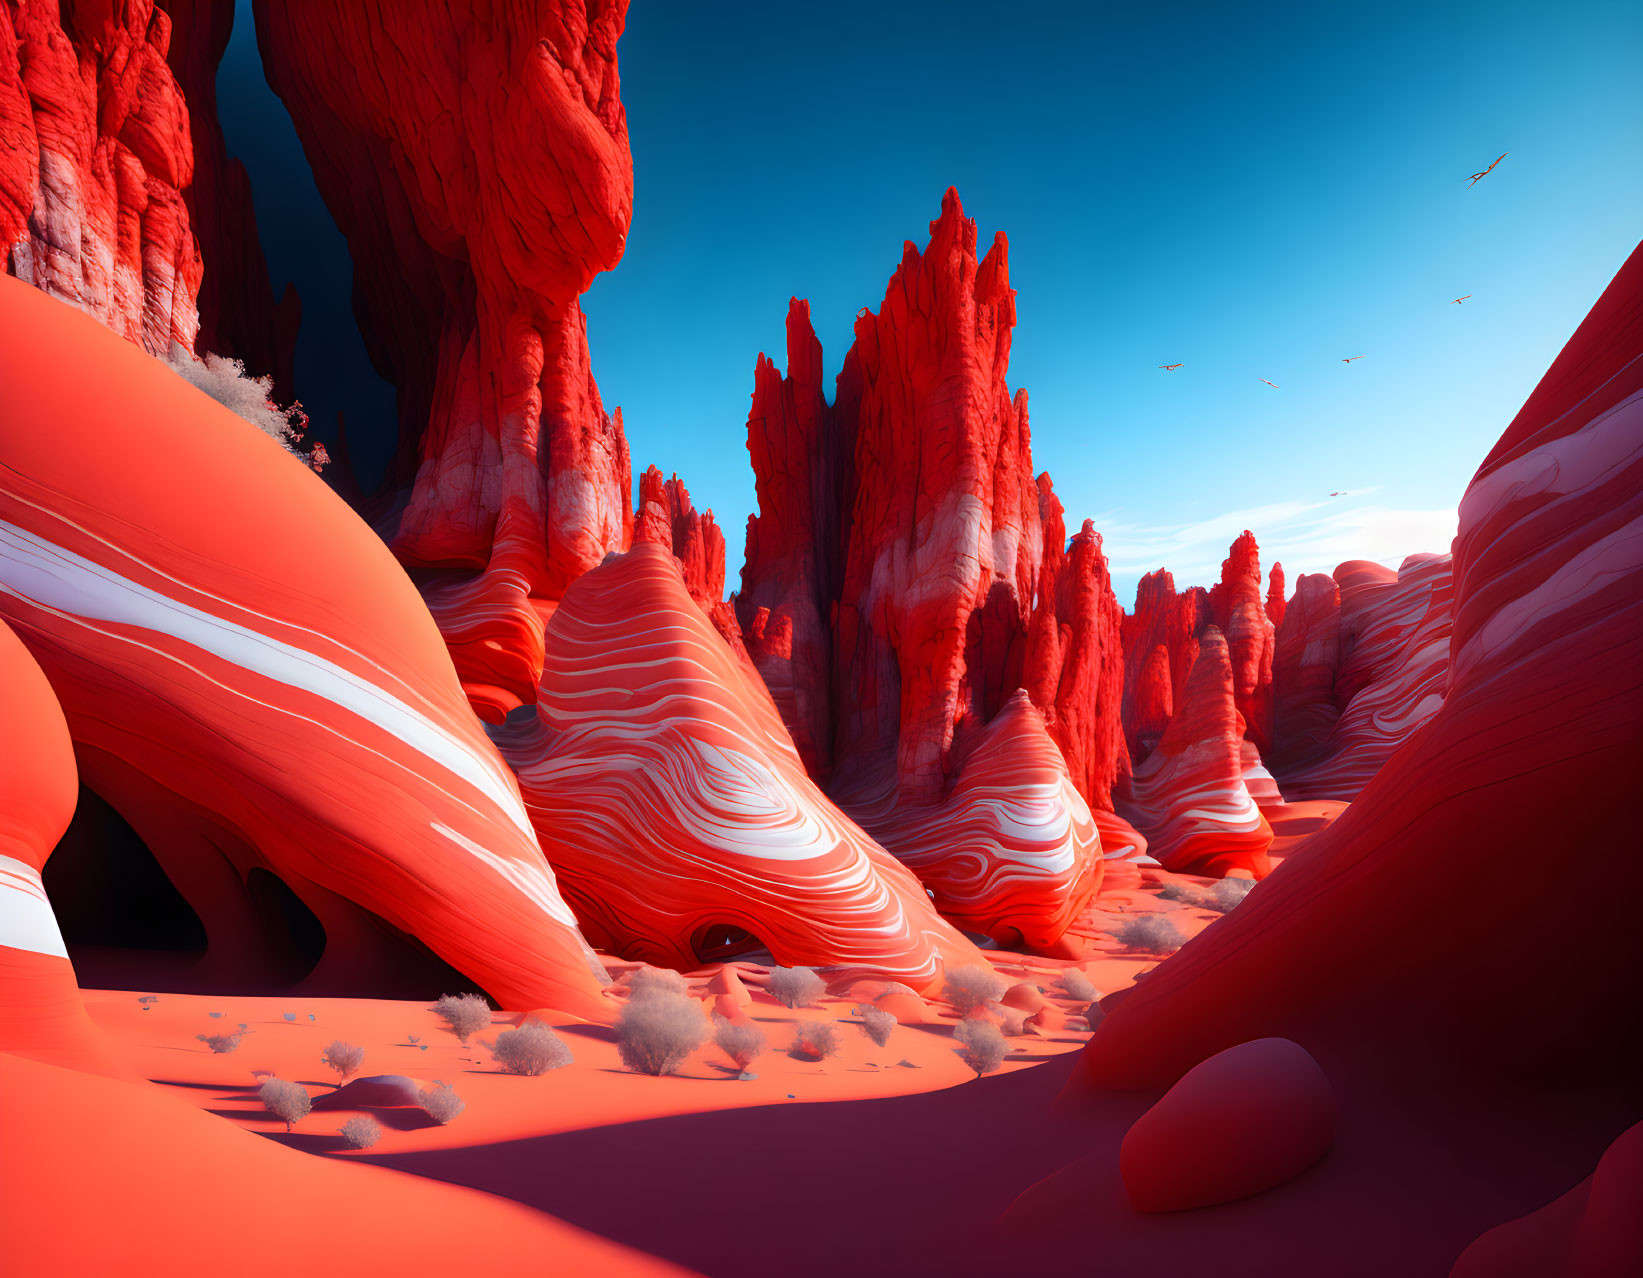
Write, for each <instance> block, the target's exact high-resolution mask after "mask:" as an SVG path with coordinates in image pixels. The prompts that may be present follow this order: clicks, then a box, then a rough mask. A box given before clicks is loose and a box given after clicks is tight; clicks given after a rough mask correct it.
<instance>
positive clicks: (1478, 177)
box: [1466, 151, 1512, 188]
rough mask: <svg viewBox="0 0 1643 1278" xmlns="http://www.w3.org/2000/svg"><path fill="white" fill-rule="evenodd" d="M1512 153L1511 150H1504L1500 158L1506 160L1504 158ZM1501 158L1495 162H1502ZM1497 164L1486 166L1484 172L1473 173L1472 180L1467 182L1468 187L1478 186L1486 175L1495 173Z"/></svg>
mask: <svg viewBox="0 0 1643 1278" xmlns="http://www.w3.org/2000/svg"><path fill="white" fill-rule="evenodd" d="M1510 154H1512V153H1511V152H1510V151H1502V152H1501V153H1500V160H1504V159H1505V158H1506V157H1507V156H1508V155H1510ZM1500 160H1496V161H1495V164H1499V163H1500ZM1495 164H1491V165H1490V166H1489V167H1488V168H1486V169H1485V170H1484V171H1483V172H1482V173H1474V174H1472V180H1471V181H1470V182H1468V183H1467V184H1466V185H1467V187H1468V188H1470V187H1474V186H1476V185H1477V184H1478V183H1479V182H1481V181H1482V180H1483V179H1484V178H1486V177H1488V176H1489V175H1490V174H1491V173H1493V172H1494V171H1495Z"/></svg>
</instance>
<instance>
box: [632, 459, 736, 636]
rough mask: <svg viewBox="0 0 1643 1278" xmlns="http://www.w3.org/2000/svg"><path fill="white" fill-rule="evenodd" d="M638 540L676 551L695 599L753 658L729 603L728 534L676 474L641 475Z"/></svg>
mask: <svg viewBox="0 0 1643 1278" xmlns="http://www.w3.org/2000/svg"><path fill="white" fill-rule="evenodd" d="M633 541H634V544H635V545H637V544H638V543H640V542H644V541H649V542H654V543H655V544H656V545H658V546H662V547H665V548H666V549H667V550H669V551H671V552H672V554H673V557H674V559H675V560H677V561H678V564H679V571H680V572H681V573H682V574H683V576H684V582H685V589H686V590H688V591H689V592H690V597H691V598H692V599H694V600H695V601H696V604H697V606H698V607H699V608H701V610H702V611H703V612H705V613H706V614H707V618H708V620H709V621H711V622H712V623H713V628H714V629H715V630H717V631H718V632H719V633H720V634H721V635H723V636H724V638H725V642H726V643H728V644H729V645H730V646H731V647H732V648H734V649H735V650H736V653H737V655H738V656H740V657H741V658H742V659H743V660H744V661H745V660H748V657H747V650H746V648H745V647H743V645H742V630H741V626H740V625H739V624H738V623H737V621H736V609H735V607H734V606H733V605H732V604H729V603H727V602H725V535H724V534H723V533H722V532H720V531H719V525H718V524H717V523H716V522H714V519H713V512H712V511H711V510H707V511H698V510H697V509H696V507H695V506H694V505H692V504H691V500H690V490H689V489H688V488H686V487H685V486H684V483H683V481H682V480H680V478H679V477H678V476H677V475H674V476H673V477H672V478H671V479H663V478H662V472H661V471H659V470H657V469H656V467H654V466H650V467H647V468H646V470H645V473H644V474H643V475H641V476H640V477H639V509H638V510H636V511H634V512H633Z"/></svg>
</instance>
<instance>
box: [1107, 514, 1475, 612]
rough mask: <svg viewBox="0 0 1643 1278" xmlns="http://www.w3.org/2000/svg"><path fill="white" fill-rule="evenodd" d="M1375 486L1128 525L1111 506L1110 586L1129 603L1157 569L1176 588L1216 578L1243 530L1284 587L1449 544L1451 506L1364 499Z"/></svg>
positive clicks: (1453, 523)
mask: <svg viewBox="0 0 1643 1278" xmlns="http://www.w3.org/2000/svg"><path fill="white" fill-rule="evenodd" d="M1373 491H1374V490H1373V489H1369V490H1359V491H1356V492H1351V493H1342V494H1341V496H1340V497H1336V498H1330V499H1327V500H1324V501H1312V502H1301V501H1286V502H1274V503H1271V504H1268V505H1265V506H1252V507H1247V508H1245V509H1242V510H1231V511H1227V512H1226V513H1225V514H1220V515H1214V516H1211V517H1210V518H1208V519H1201V520H1197V521H1195V522H1193V523H1188V524H1173V525H1158V524H1137V523H1129V522H1126V521H1125V519H1124V518H1123V516H1124V512H1123V511H1122V510H1115V511H1112V512H1110V513H1108V514H1106V515H1103V516H1098V517H1097V518H1096V520H1095V526H1096V528H1097V529H1099V530H1100V532H1101V534H1102V536H1103V538H1104V541H1105V549H1106V552H1107V558H1108V561H1109V563H1110V564H1111V566H1112V575H1113V588H1114V590H1115V591H1116V592H1117V594H1118V598H1119V602H1121V603H1123V604H1124V605H1125V606H1126V607H1128V606H1130V605H1131V604H1132V603H1133V601H1134V599H1135V584H1136V582H1137V581H1139V580H1140V578H1141V577H1142V576H1143V575H1144V574H1146V573H1149V572H1151V571H1152V570H1153V569H1155V568H1168V569H1169V570H1170V572H1171V573H1173V574H1174V576H1175V584H1176V587H1177V588H1178V589H1182V588H1185V587H1187V586H1207V585H1210V584H1211V583H1213V582H1215V581H1216V580H1218V579H1219V578H1220V575H1221V561H1222V560H1223V559H1225V558H1226V554H1227V548H1228V547H1229V546H1230V545H1231V544H1232V542H1233V541H1234V540H1235V539H1236V538H1237V537H1238V535H1239V534H1240V533H1242V532H1243V531H1244V529H1246V528H1247V529H1249V530H1250V531H1251V532H1253V533H1254V534H1255V539H1256V540H1257V541H1258V542H1259V543H1260V546H1261V569H1262V572H1263V573H1265V572H1267V571H1268V570H1269V569H1270V568H1271V566H1272V564H1273V563H1274V562H1275V561H1276V562H1282V564H1283V566H1284V578H1285V581H1286V582H1287V585H1288V591H1289V593H1293V592H1294V588H1295V579H1296V578H1297V577H1299V576H1300V575H1301V574H1302V573H1309V572H1321V573H1331V572H1333V571H1334V570H1335V568H1336V566H1337V565H1339V564H1341V563H1344V562H1345V561H1346V560H1348V559H1368V560H1372V561H1374V562H1375V563H1381V564H1385V565H1387V566H1388V567H1391V568H1396V567H1397V566H1398V565H1399V564H1400V563H1402V562H1403V560H1404V558H1405V557H1406V556H1409V555H1413V554H1419V553H1421V552H1423V551H1430V552H1435V553H1443V552H1446V551H1447V550H1448V549H1449V543H1450V541H1451V540H1453V538H1454V536H1455V528H1456V522H1457V521H1456V512H1455V511H1454V510H1452V509H1450V510H1408V509H1399V508H1396V507H1390V506H1382V505H1376V504H1371V503H1364V502H1362V501H1361V498H1362V497H1364V496H1367V495H1368V493H1369V492H1373ZM1353 499H1360V500H1357V501H1354V500H1353Z"/></svg>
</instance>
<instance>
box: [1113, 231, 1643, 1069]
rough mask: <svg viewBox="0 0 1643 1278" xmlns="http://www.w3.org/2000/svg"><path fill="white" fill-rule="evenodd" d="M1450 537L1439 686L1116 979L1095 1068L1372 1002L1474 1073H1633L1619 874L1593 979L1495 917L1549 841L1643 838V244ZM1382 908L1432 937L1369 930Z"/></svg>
mask: <svg viewBox="0 0 1643 1278" xmlns="http://www.w3.org/2000/svg"><path fill="white" fill-rule="evenodd" d="M1453 556H1454V557H1453V562H1452V564H1451V565H1450V566H1449V572H1450V578H1451V582H1452V589H1453V624H1452V628H1451V630H1450V636H1449V662H1448V680H1447V691H1446V693H1445V695H1444V698H1443V701H1442V704H1441V705H1440V706H1438V707H1437V709H1436V710H1435V712H1434V713H1433V714H1432V716H1431V717H1430V718H1429V719H1428V720H1427V721H1426V723H1425V724H1424V726H1422V727H1421V728H1420V729H1419V730H1418V731H1416V732H1415V733H1414V734H1413V735H1412V736H1410V737H1409V739H1408V740H1407V741H1406V742H1405V743H1404V745H1403V747H1402V748H1401V749H1399V750H1397V751H1396V752H1395V753H1394V754H1392V756H1391V757H1390V758H1389V759H1387V761H1386V763H1385V764H1384V765H1383V766H1382V768H1381V770H1380V771H1379V772H1378V773H1376V774H1375V776H1374V777H1373V778H1372V779H1371V780H1370V781H1369V782H1368V784H1366V785H1365V786H1364V787H1363V789H1362V791H1361V792H1360V793H1359V795H1358V799H1357V801H1356V802H1354V803H1353V804H1352V806H1351V807H1349V808H1348V809H1347V810H1346V811H1345V812H1344V813H1342V815H1341V816H1340V817H1339V818H1338V819H1337V820H1335V821H1334V822H1333V823H1332V824H1331V825H1330V826H1329V827H1328V828H1327V829H1325V830H1323V831H1321V832H1320V833H1318V834H1317V835H1315V836H1313V838H1312V839H1311V840H1309V842H1308V845H1307V853H1306V855H1305V856H1304V857H1298V858H1294V859H1293V861H1292V862H1291V863H1289V864H1286V865H1285V867H1284V868H1283V870H1282V872H1280V873H1278V874H1275V875H1273V876H1272V877H1271V879H1269V880H1268V881H1267V882H1266V883H1264V884H1262V886H1261V887H1260V888H1259V889H1258V890H1257V891H1255V892H1254V893H1252V894H1251V895H1250V897H1249V899H1248V900H1247V901H1245V902H1244V904H1243V905H1241V906H1239V908H1238V909H1237V910H1236V911H1234V912H1233V914H1231V915H1230V916H1228V917H1227V918H1226V919H1224V920H1222V921H1221V922H1219V923H1217V924H1216V925H1215V926H1214V927H1213V928H1211V929H1209V930H1208V931H1207V932H1205V933H1204V934H1203V935H1202V936H1200V937H1198V938H1196V939H1194V940H1193V941H1192V942H1191V943H1189V944H1188V945H1187V946H1186V948H1185V949H1183V950H1182V951H1181V953H1179V954H1178V955H1176V956H1174V957H1173V958H1172V959H1171V960H1170V961H1169V962H1167V963H1165V964H1164V965H1162V966H1161V967H1160V968H1159V969H1158V970H1157V971H1156V972H1155V973H1154V974H1153V975H1151V976H1149V977H1148V979H1147V980H1146V981H1145V982H1143V983H1142V984H1141V985H1140V986H1139V987H1138V988H1137V989H1136V990H1134V991H1133V992H1132V993H1130V994H1128V995H1127V996H1126V997H1125V998H1123V999H1122V1000H1110V1001H1109V1002H1110V1006H1109V1013H1110V1014H1109V1015H1108V1016H1107V1018H1106V1020H1105V1022H1104V1024H1103V1025H1102V1027H1101V1032H1100V1033H1099V1034H1097V1035H1096V1036H1095V1037H1094V1038H1093V1039H1092V1040H1091V1042H1090V1045H1089V1047H1088V1048H1086V1050H1085V1055H1084V1063H1085V1065H1086V1067H1087V1077H1088V1078H1089V1079H1091V1080H1092V1081H1094V1082H1096V1083H1098V1084H1100V1085H1102V1086H1113V1087H1122V1088H1140V1087H1154V1086H1159V1085H1164V1084H1168V1083H1169V1082H1171V1081H1173V1080H1174V1079H1175V1078H1178V1077H1179V1076H1180V1075H1181V1074H1182V1073H1184V1072H1185V1071H1186V1070H1188V1069H1190V1068H1191V1067H1192V1066H1193V1065H1195V1064H1196V1063H1197V1062H1199V1061H1201V1060H1203V1059H1205V1058H1206V1057H1208V1056H1210V1055H1212V1054H1214V1053H1215V1052H1217V1051H1220V1050H1222V1049H1224V1048H1226V1047H1230V1046H1232V1045H1234V1044H1237V1043H1241V1042H1245V1041H1247V1040H1249V1039H1251V1038H1255V1037H1260V1036H1263V1035H1273V1034H1278V1035H1283V1036H1285V1037H1289V1038H1293V1039H1294V1040H1295V1041H1297V1042H1299V1043H1301V1044H1302V1046H1305V1047H1307V1048H1308V1049H1309V1050H1313V1051H1317V1050H1318V1048H1319V1046H1320V1045H1324V1044H1328V1043H1332V1042H1333V1043H1351V1044H1356V1045H1359V1046H1360V1047H1361V1044H1362V1043H1363V1042H1364V1041H1365V1040H1364V1033H1363V1026H1365V1025H1373V1026H1374V1027H1375V1035H1374V1037H1375V1041H1376V1042H1377V1043H1378V1044H1379V1045H1380V1050H1383V1051H1387V1052H1393V1051H1396V1052H1400V1053H1404V1054H1406V1055H1407V1056H1408V1058H1409V1059H1410V1060H1411V1061H1414V1062H1420V1063H1429V1062H1431V1061H1434V1060H1444V1061H1453V1062H1455V1064H1456V1066H1457V1067H1459V1068H1460V1069H1461V1070H1462V1071H1463V1073H1462V1074H1461V1077H1465V1078H1468V1079H1470V1078H1471V1077H1473V1076H1476V1077H1487V1076H1489V1075H1491V1074H1496V1073H1499V1072H1501V1071H1503V1070H1506V1071H1510V1072H1511V1074H1512V1075H1513V1076H1514V1077H1515V1078H1516V1079H1518V1080H1520V1081H1521V1080H1522V1079H1523V1078H1524V1077H1525V1076H1531V1077H1536V1078H1539V1079H1542V1080H1544V1083H1543V1084H1537V1085H1546V1086H1557V1085H1568V1083H1569V1080H1570V1079H1571V1077H1574V1078H1578V1083H1579V1085H1580V1086H1581V1087H1582V1088H1583V1089H1590V1088H1591V1087H1593V1086H1595V1085H1596V1084H1597V1081H1598V1080H1602V1079H1613V1080H1616V1081H1619V1080H1626V1081H1627V1082H1628V1083H1629V1082H1630V1081H1631V1080H1632V1079H1634V1078H1635V1073H1636V1059H1637V1057H1636V1050H1637V1044H1638V1042H1639V1040H1640V1039H1643V1024H1640V1021H1639V1012H1638V1007H1637V1001H1636V998H1635V993H1636V989H1635V984H1636V973H1637V971H1638V968H1639V964H1640V962H1643V954H1640V953H1639V945H1638V932H1637V929H1636V928H1635V927H1634V926H1632V925H1631V924H1632V918H1631V916H1632V914H1633V912H1634V907H1633V905H1632V902H1631V900H1630V898H1629V896H1628V894H1626V893H1623V892H1597V893H1590V894H1587V896H1585V897H1584V898H1583V902H1582V906H1581V911H1580V928H1581V936H1582V938H1583V941H1582V948H1581V966H1580V972H1579V977H1578V979H1570V975H1569V972H1568V971H1567V969H1566V967H1565V966H1564V965H1562V964H1544V965H1532V964H1531V965H1521V964H1512V963H1511V960H1512V954H1513V947H1514V946H1515V945H1516V944H1517V941H1516V938H1515V937H1513V936H1512V935H1511V933H1510V930H1509V929H1508V930H1503V929H1502V928H1501V926H1500V923H1499V920H1501V919H1503V918H1507V919H1510V918H1521V917H1526V916H1528V915H1529V914H1531V913H1532V912H1533V911H1534V910H1535V909H1536V908H1539V906H1540V905H1541V903H1542V902H1543V899H1544V890H1545V889H1544V874H1545V866H1546V864H1547V861H1546V858H1547V857H1548V856H1549V855H1553V856H1555V855H1558V854H1560V853H1561V854H1563V855H1565V856H1567V855H1573V856H1576V857H1579V856H1582V855H1588V854H1598V853H1605V852H1607V851H1609V850H1612V849H1616V848H1622V847H1626V846H1629V845H1630V844H1631V843H1632V842H1635V838H1636V811H1635V803H1634V801H1633V799H1632V795H1633V794H1634V793H1635V790H1636V780H1637V761H1638V759H1639V758H1640V757H1643V687H1640V686H1639V674H1638V672H1639V671H1640V670H1643V249H1639V250H1638V251H1635V252H1634V253H1633V254H1632V256H1631V257H1630V259H1629V260H1628V261H1627V262H1626V264H1625V265H1624V266H1623V267H1622V268H1621V270H1620V272H1619V274H1618V275H1617V276H1616V277H1615V279H1614V281H1613V282H1612V283H1611V284H1610V285H1609V287H1608V289H1607V290H1605V292H1604V293H1603V296H1602V297H1601V298H1599V299H1598V302H1597V304H1596V305H1595V306H1594V307H1593V309H1592V312H1591V314H1590V315H1588V316H1587V317H1586V320H1585V321H1584V322H1583V323H1582V324H1581V326H1580V328H1579V329H1578V330H1577V331H1576V333H1575V334H1574V336H1573V337H1572V338H1571V339H1570V340H1569V343H1568V345H1567V346H1565V347H1564V349H1563V352H1562V353H1561V354H1560V355H1559V356H1558V358H1557V360H1556V361H1555V362H1554V363H1553V365H1552V367H1551V368H1550V369H1549V370H1548V372H1547V373H1546V375H1545V376H1544V377H1543V378H1542V379H1541V382H1540V384H1539V386H1537V387H1536V389H1535V391H1534V392H1533V394H1531V395H1530V397H1529V399H1528V401H1527V402H1526V403H1525V404H1524V406H1523V408H1522V409H1521V410H1520V411H1519V413H1518V415H1517V416H1516V417H1515V418H1514V419H1513V421H1512V423H1511V424H1510V425H1509V426H1508V427H1507V428H1506V431H1505V433H1504V434H1503V435H1502V436H1501V438H1500V440H1499V442H1498V443H1496V445H1495V447H1494V448H1493V449H1492V450H1491V451H1490V453H1489V455H1488V457H1487V458H1485V459H1484V462H1483V464H1482V465H1481V466H1480V467H1479V469H1478V472H1477V474H1476V475H1475V476H1474V478H1473V480H1472V482H1471V484H1470V486H1469V487H1468V488H1467V490H1466V494H1465V496H1464V497H1463V498H1462V500H1461V505H1460V529H1459V534H1458V536H1457V537H1456V539H1455V543H1454V551H1453ZM1426 566H1427V567H1428V568H1429V569H1430V570H1431V571H1434V572H1435V571H1436V568H1435V566H1434V565H1433V564H1432V562H1431V561H1427V562H1426ZM1416 567H1417V569H1418V568H1419V567H1421V565H1417V566H1416ZM1400 584H1401V582H1400ZM1413 882H1419V883H1420V884H1421V890H1420V891H1419V892H1414V893H1412V892H1410V891H1409V887H1408V885H1409V884H1410V883H1413ZM1389 918H1396V919H1397V925H1398V927H1399V928H1400V929H1402V930H1404V931H1405V932H1406V933H1407V934H1409V935H1413V936H1424V937H1429V938H1432V939H1433V944H1432V945H1427V946H1419V947H1413V948H1406V949H1399V948H1398V947H1389V946H1386V945H1384V944H1381V943H1379V941H1380V938H1381V937H1383V935H1384V929H1385V927H1386V920H1387V919H1389ZM1298 955H1300V956H1304V958H1303V960H1302V961H1297V956H1298ZM1508 964H1511V971H1512V974H1513V975H1512V979H1511V980H1509V981H1508V980H1502V979H1501V971H1502V969H1503V967H1505V966H1507V965H1508ZM1524 1007H1533V1008H1535V1009H1536V1015H1535V1032H1534V1033H1533V1034H1532V1035H1525V1034H1524V1033H1523V1032H1522V1020H1521V1016H1522V1009H1523V1008H1524ZM1320 1054H1321V1053H1320ZM1571 1062H1578V1065H1577V1066H1575V1067H1571ZM1474 1071H1475V1075H1474V1073H1473V1072H1474Z"/></svg>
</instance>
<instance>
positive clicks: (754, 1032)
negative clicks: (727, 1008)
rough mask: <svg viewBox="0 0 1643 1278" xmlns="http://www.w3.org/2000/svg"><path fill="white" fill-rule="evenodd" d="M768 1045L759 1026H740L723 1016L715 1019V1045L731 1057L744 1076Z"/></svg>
mask: <svg viewBox="0 0 1643 1278" xmlns="http://www.w3.org/2000/svg"><path fill="white" fill-rule="evenodd" d="M766 1044H767V1040H766V1039H765V1036H764V1031H763V1030H762V1029H760V1028H759V1027H758V1026H757V1025H751V1024H747V1025H738V1024H737V1023H736V1022H735V1021H731V1020H726V1019H725V1018H724V1017H723V1016H715V1017H714V1018H713V1045H714V1046H715V1047H717V1048H718V1049H719V1050H720V1051H721V1052H723V1053H724V1054H725V1055H726V1056H728V1057H730V1059H731V1061H732V1063H734V1064H735V1066H736V1068H737V1069H739V1070H741V1071H742V1073H744V1074H745V1073H746V1072H747V1067H748V1066H749V1065H751V1064H752V1063H753V1062H754V1061H755V1060H757V1059H758V1057H759V1056H760V1055H761V1054H762V1053H763V1052H764V1049H765V1047H766Z"/></svg>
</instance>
